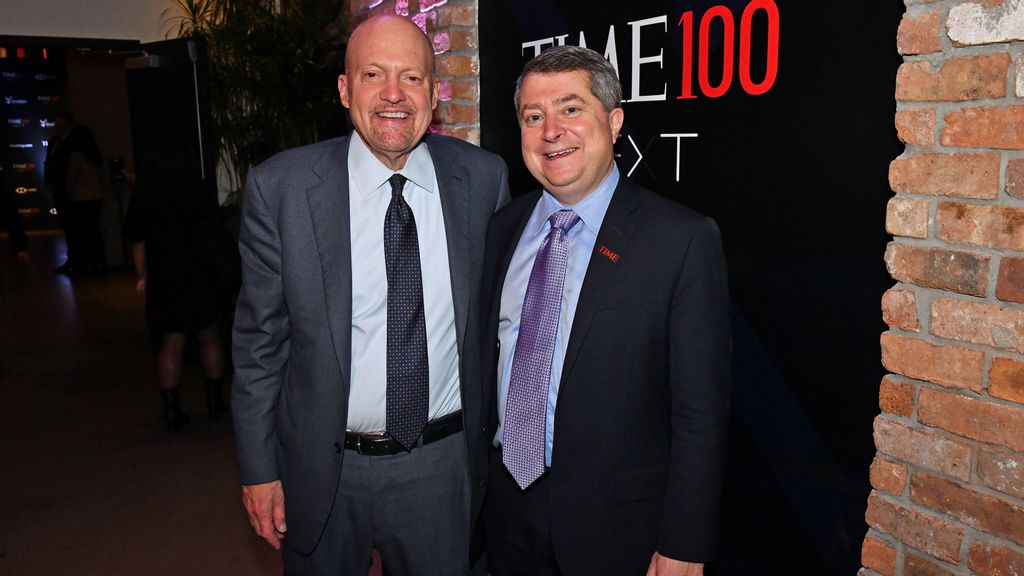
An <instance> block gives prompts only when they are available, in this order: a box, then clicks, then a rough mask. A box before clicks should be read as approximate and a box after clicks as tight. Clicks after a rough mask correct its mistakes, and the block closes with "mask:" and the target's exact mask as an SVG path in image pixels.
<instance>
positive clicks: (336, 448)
mask: <svg viewBox="0 0 1024 576" xmlns="http://www.w3.org/2000/svg"><path fill="white" fill-rule="evenodd" d="M334 453H335V454H341V444H338V443H337V442H335V443H334Z"/></svg>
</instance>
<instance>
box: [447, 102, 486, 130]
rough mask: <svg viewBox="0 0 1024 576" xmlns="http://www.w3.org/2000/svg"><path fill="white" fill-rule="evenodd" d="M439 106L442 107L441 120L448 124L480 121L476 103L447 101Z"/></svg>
mask: <svg viewBox="0 0 1024 576" xmlns="http://www.w3.org/2000/svg"><path fill="white" fill-rule="evenodd" d="M439 108H440V109H441V120H442V121H443V122H444V123H445V124H448V125H456V124H476V123H478V122H479V121H480V114H479V112H478V109H477V105H476V104H453V103H445V104H443V105H442V106H440V107H439Z"/></svg>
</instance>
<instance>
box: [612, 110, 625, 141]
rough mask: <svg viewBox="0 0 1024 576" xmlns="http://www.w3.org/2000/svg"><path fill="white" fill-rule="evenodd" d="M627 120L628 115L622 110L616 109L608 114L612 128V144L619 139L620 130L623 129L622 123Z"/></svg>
mask: <svg viewBox="0 0 1024 576" xmlns="http://www.w3.org/2000/svg"><path fill="white" fill-rule="evenodd" d="M625 119H626V113H625V112H623V110H622V108H614V109H612V111H611V112H609V113H608V123H609V124H611V128H612V142H613V143H614V142H615V141H616V140H618V139H619V130H621V129H622V122H623V120H625Z"/></svg>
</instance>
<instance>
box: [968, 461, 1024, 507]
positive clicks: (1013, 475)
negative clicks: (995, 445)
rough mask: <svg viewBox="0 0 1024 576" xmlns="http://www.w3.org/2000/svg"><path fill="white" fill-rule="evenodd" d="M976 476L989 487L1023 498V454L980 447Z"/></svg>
mask: <svg viewBox="0 0 1024 576" xmlns="http://www.w3.org/2000/svg"><path fill="white" fill-rule="evenodd" d="M978 478H980V479H981V481H982V482H983V483H984V484H985V485H986V486H988V487H989V488H994V489H996V490H998V491H1000V492H1002V493H1004V494H1009V495H1010V496H1015V497H1017V498H1021V499H1024V454H1013V455H1011V454H1006V453H1003V452H996V451H995V450H985V449H982V450H981V451H980V452H978Z"/></svg>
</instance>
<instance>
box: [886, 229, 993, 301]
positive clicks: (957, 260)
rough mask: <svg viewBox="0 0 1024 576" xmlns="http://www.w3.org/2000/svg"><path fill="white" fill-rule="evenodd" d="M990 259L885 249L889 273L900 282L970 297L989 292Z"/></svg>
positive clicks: (895, 246) (914, 249) (907, 247)
mask: <svg viewBox="0 0 1024 576" xmlns="http://www.w3.org/2000/svg"><path fill="white" fill-rule="evenodd" d="M991 260H992V258H991V257H990V256H985V255H982V254H975V253H972V252H961V251H958V250H944V249H942V248H927V247H919V246H910V245H907V244H901V243H899V242H890V243H889V246H888V247H887V248H886V250H885V265H886V268H888V270H889V274H890V275H891V276H892V277H893V278H895V279H896V280H899V281H900V282H909V283H911V284H917V285H918V286H925V287H928V288H938V289H939V290H950V291H953V292H959V293H961V294H969V295H971V296H984V295H985V293H986V292H987V291H988V271H989V263H990V261H991Z"/></svg>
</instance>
